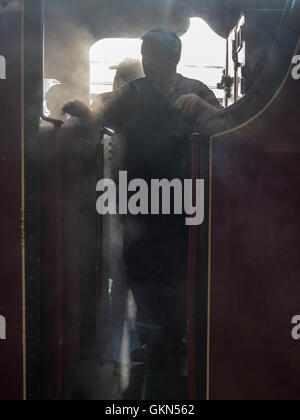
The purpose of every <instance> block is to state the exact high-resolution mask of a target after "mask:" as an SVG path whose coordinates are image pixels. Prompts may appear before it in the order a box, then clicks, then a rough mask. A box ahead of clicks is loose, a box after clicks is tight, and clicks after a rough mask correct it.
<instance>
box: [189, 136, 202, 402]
mask: <svg viewBox="0 0 300 420" xmlns="http://www.w3.org/2000/svg"><path fill="white" fill-rule="evenodd" d="M197 138H198V135H197V134H192V136H191V138H190V141H191V177H192V180H193V198H194V197H195V185H196V182H195V181H196V179H197V178H198V176H199V169H200V162H199V144H198V143H197V142H196V139H197ZM197 230H198V228H197V226H191V227H190V230H189V250H188V272H187V331H188V381H189V396H190V399H191V400H196V398H197V383H196V348H195V344H196V343H195V338H196V337H195V280H196V267H197V263H196V256H197Z"/></svg>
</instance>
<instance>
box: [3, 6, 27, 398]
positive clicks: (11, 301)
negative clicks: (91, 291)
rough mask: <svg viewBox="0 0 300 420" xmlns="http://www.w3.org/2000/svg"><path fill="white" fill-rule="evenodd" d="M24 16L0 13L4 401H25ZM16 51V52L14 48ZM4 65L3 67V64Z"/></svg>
mask: <svg viewBox="0 0 300 420" xmlns="http://www.w3.org/2000/svg"><path fill="white" fill-rule="evenodd" d="M21 28H22V16H21V12H20V11H16V12H4V11H3V10H2V11H1V13H0V55H2V56H3V57H4V58H5V65H6V79H0V92H1V98H0V116H1V117H0V118H1V134H0V138H1V142H0V189H1V193H2V199H1V207H0V231H1V244H0V253H1V259H0V273H1V276H0V315H2V316H3V317H4V318H5V321H6V339H5V340H2V339H0V372H1V381H0V400H20V399H23V397H24V392H25V390H24V382H23V381H24V377H23V374H24V372H23V371H24V366H23V350H24V349H23V343H24V341H23V334H24V333H25V332H24V331H23V305H22V294H23V286H22V242H23V239H24V238H23V234H22V222H23V215H22V140H21V139H22V85H21V74H22V72H21V69H22V66H21V62H22V37H21V35H22V32H21ZM12 45H13V46H14V48H12V47H11V46H12ZM2 64H3V63H2Z"/></svg>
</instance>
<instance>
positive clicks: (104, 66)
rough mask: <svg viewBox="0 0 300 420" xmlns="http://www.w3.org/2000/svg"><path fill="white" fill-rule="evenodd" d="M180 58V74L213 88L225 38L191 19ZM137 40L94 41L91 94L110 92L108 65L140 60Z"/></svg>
mask: <svg viewBox="0 0 300 420" xmlns="http://www.w3.org/2000/svg"><path fill="white" fill-rule="evenodd" d="M181 39H182V43H183V51H182V59H181V61H180V63H179V66H178V71H179V73H181V74H182V75H183V76H186V77H190V78H193V79H197V80H201V81H202V82H204V83H206V84H207V85H208V86H209V87H210V88H213V89H214V90H215V92H216V93H217V96H218V97H220V96H221V97H222V94H221V95H220V92H218V91H217V90H216V86H217V83H218V82H220V80H221V77H222V69H223V67H224V65H225V57H226V41H225V39H223V38H221V37H219V36H218V35H217V34H216V33H215V32H214V31H213V30H212V29H211V28H210V27H209V26H208V25H207V23H206V22H205V21H204V20H202V19H200V18H192V19H191V25H190V28H189V30H188V31H187V33H186V34H185V35H183V37H182V38H181ZM141 42H142V41H141V40H139V39H124V38H123V39H119V38H111V39H105V40H101V41H99V42H97V43H96V44H95V45H94V46H93V47H92V48H91V51H90V61H91V94H92V97H93V96H94V95H97V94H100V93H104V92H110V91H111V90H112V83H113V80H114V77H115V73H116V71H115V70H111V69H110V67H111V66H115V65H117V64H119V63H120V62H121V61H122V60H124V59H125V58H136V59H140V60H141V53H140V50H141Z"/></svg>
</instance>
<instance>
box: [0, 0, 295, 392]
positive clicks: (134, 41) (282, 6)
mask: <svg viewBox="0 0 300 420" xmlns="http://www.w3.org/2000/svg"><path fill="white" fill-rule="evenodd" d="M4 3H5V4H4ZM6 3H8V4H6ZM71 3H72V6H70V5H69V3H68V1H62V0H57V1H56V0H49V1H48V0H45V1H42V0H39V1H37V0H26V2H23V1H21V0H20V1H19V0H16V1H11V2H10V1H8V2H0V89H2V92H3V95H1V96H2V98H1V99H0V105H1V109H2V106H3V109H2V111H1V112H2V115H3V116H2V115H1V123H3V127H4V129H3V130H4V133H8V134H7V135H5V136H4V137H3V150H1V155H2V158H3V162H6V160H5V159H6V155H7V154H8V155H9V156H10V157H11V156H15V161H14V160H13V161H14V164H11V166H9V167H7V166H6V165H5V164H4V163H3V167H2V168H1V170H2V173H1V178H2V179H8V177H12V176H13V175H12V174H15V173H18V174H19V175H20V177H19V178H18V180H17V179H15V186H14V194H12V195H11V196H10V197H9V198H10V200H11V203H10V206H11V208H14V209H15V212H16V214H17V215H18V217H19V219H18V217H17V219H18V220H21V221H22V229H23V230H22V231H21V232H19V231H18V229H19V225H18V224H17V225H16V224H14V223H11V224H8V225H7V226H5V223H4V224H3V227H4V228H5V229H6V232H7V235H13V237H14V240H13V241H12V244H11V249H10V248H9V250H10V251H9V253H8V252H7V251H5V252H6V254H5V255H9V256H10V257H7V261H8V260H9V261H10V262H11V261H12V260H11V255H15V257H16V260H17V261H18V263H19V264H20V266H19V265H17V264H16V265H15V267H16V271H15V273H13V274H11V275H9V276H10V278H14V279H19V277H20V276H21V278H22V279H23V280H22V281H20V282H19V281H15V282H14V283H12V286H11V287H12V289H11V290H10V291H9V292H8V293H7V294H4V295H3V296H4V299H7V301H8V302H9V299H11V296H12V295H13V294H14V293H15V295H16V296H17V297H18V298H17V299H15V300H13V301H11V302H10V305H11V306H9V305H7V304H6V303H5V302H4V303H3V302H2V300H1V294H0V350H1V346H2V345H3V346H6V347H5V353H3V354H5V355H7V354H9V352H10V357H11V359H12V358H14V361H13V360H10V363H12V364H13V363H14V364H15V367H17V368H18V369H17V370H18V372H16V371H15V370H9V368H8V367H7V366H6V367H5V370H3V371H5V372H7V375H10V377H14V376H15V378H14V380H12V385H11V388H10V389H9V390H5V391H2V388H3V387H4V385H2V384H1V385H0V398H1V395H2V394H3V395H4V396H6V395H8V398H9V397H11V398H14V397H17V398H22V397H24V398H27V399H40V398H42V399H54V400H55V399H56V400H60V399H117V400H118V399H119V400H121V399H135V400H136V399H144V400H145V399H156V400H160V399H162V400H165V399H169V400H176V399H177V400H187V399H201V400H202V399H219V398H220V399H224V398H225V399H227V398H228V399H230V398H232V397H233V398H235V397H236V398H238V399H245V398H246V399H248V398H250V399H252V398H256V397H257V398H263V397H264V396H266V395H267V397H268V398H270V399H273V398H274V399H275V398H279V399H281V398H282V399H285V398H289V397H293V396H294V394H295V392H296V391H295V389H296V390H297V389H298V386H300V384H299V377H300V375H299V373H300V372H299V366H300V364H299V354H298V353H299V352H297V350H296V346H295V343H294V342H291V341H290V334H289V326H290V323H289V318H291V319H292V316H294V315H295V313H294V312H295V311H297V302H296V296H298V291H299V286H298V285H297V280H296V277H297V276H296V274H297V273H299V272H300V267H299V262H298V261H297V258H296V255H294V253H293V252H289V253H288V252H286V250H287V249H291V247H292V248H293V249H295V250H297V249H299V246H300V244H299V239H298V237H300V235H299V234H298V233H299V230H300V225H299V222H298V218H297V217H296V213H295V209H297V205H298V204H299V202H300V199H299V195H298V192H297V191H298V188H297V185H298V183H299V174H298V170H297V169H298V163H299V153H300V148H299V145H298V142H297V138H298V137H299V130H298V129H297V116H296V112H295V108H294V107H295V104H296V101H297V92H298V90H299V87H298V86H300V85H297V86H296V84H295V80H294V79H292V78H291V77H289V72H290V63H291V59H292V57H293V56H294V55H295V54H297V53H298V50H299V44H297V42H298V38H299V28H298V27H299V25H298V24H299V19H300V2H299V1H289V0H287V1H284V0H282V1H280V0H278V1H276V0H274V1H273V0H272V2H270V0H268V1H266V2H263V1H259V2H255V1H248V2H247V1H245V2H242V4H240V3H241V2H230V6H229V5H228V9H225V10H224V5H223V2H220V3H222V5H220V4H219V5H218V2H210V1H209V2H206V1H199V2H194V1H187V0H186V1H184V2H181V1H176V0H174V1H171V2H166V3H168V4H167V5H166V4H163V3H164V2H161V1H160V0H157V1H156V0H153V1H151V2H150V3H151V4H149V2H147V1H145V2H144V1H141V2H140V4H139V5H138V6H137V5H136V2H135V1H129V0H128V1H127V2H123V1H117V0H116V1H111V0H110V1H109V2H108V1H104V0H103V1H101V2H99V1H94V0H89V1H88V2H85V3H83V2H79V1H74V0H73V1H72V2H71ZM212 3H213V4H212ZM257 3H259V7H260V9H258V5H257ZM262 3H263V4H262ZM270 3H271V4H270ZM133 11H134V14H133ZM133 15H134V16H136V18H135V20H134V21H133V20H132V16H133ZM9 23H13V24H14V26H12V25H10V24H9ZM12 27H14V28H15V27H16V28H18V31H15V33H14V40H13V42H14V45H15V46H16V47H15V48H14V49H11V50H10V51H9V50H7V49H6V48H5V46H6V44H7V42H8V39H9V37H10V35H11V33H12ZM155 27H169V28H170V29H172V30H174V31H175V32H176V33H177V34H178V35H179V36H180V38H181V39H182V41H183V46H184V47H186V49H185V51H188V53H187V54H186V55H185V56H184V57H183V61H182V62H181V63H180V68H179V70H180V72H182V73H183V75H184V76H187V77H191V78H193V79H198V80H201V81H204V82H205V83H206V84H207V85H208V86H209V88H210V89H211V90H213V92H214V93H215V96H216V97H217V99H218V100H219V102H220V103H221V105H222V106H223V107H224V109H223V110H220V111H219V112H218V113H216V115H209V116H205V117H202V118H200V119H199V121H198V123H197V125H196V127H195V132H194V133H192V132H191V133H190V134H191V150H190V156H189V157H190V162H191V165H190V166H191V167H190V168H189V170H190V174H191V178H193V179H194V180H195V179H204V183H205V200H204V207H205V208H204V210H205V220H204V223H202V224H201V225H200V226H198V227H195V226H192V227H191V228H190V230H189V246H188V247H187V249H186V254H187V255H188V266H187V267H186V272H187V275H186V288H187V295H188V297H187V302H188V304H187V314H186V318H187V329H186V334H185V337H184V339H183V342H182V344H183V348H184V349H185V350H184V351H183V354H182V355H181V356H180V357H178V358H175V359H174V360H173V361H172V362H171V363H170V365H168V366H164V367H163V368H162V369H153V368H151V367H150V368H149V366H148V365H147V364H146V365H145V364H137V363H132V362H131V360H130V353H131V351H132V350H133V349H135V348H136V347H139V346H141V345H142V344H143V343H141V342H140V341H139V336H138V334H137V324H138V320H137V305H136V302H135V299H134V296H133V293H132V291H131V289H130V286H129V285H128V282H127V281H126V267H125V264H124V261H123V251H124V241H123V236H124V234H123V229H124V226H123V223H122V218H121V217H119V216H117V215H113V216H100V215H99V214H97V212H96V201H97V194H96V184H97V182H98V181H99V180H100V179H105V178H110V179H117V175H118V172H119V170H120V168H122V167H123V166H122V165H123V163H122V160H123V154H124V148H125V147H126V146H124V145H126V140H124V138H122V136H121V135H120V134H119V133H118V132H117V131H115V132H114V131H112V130H110V129H108V128H107V127H97V128H93V130H87V128H86V127H85V126H84V125H82V124H81V123H80V120H79V119H77V118H73V117H71V116H68V115H67V116H63V115H62V114H61V113H60V109H61V108H62V107H63V105H64V104H65V103H66V102H68V101H69V100H81V101H83V102H84V103H85V104H86V105H91V103H92V102H93V101H95V100H96V101H97V100H98V97H99V96H98V95H99V94H100V95H103V94H104V95H106V94H110V93H111V92H112V91H113V88H114V86H113V81H114V78H115V76H116V75H118V71H119V70H120V67H119V66H120V63H121V62H122V61H123V60H124V59H128V58H129V59H133V60H135V62H136V61H139V60H141V57H140V50H139V49H140V43H141V41H140V38H141V36H142V35H143V34H144V33H146V32H147V31H148V30H150V29H152V28H155ZM4 29H5V30H4ZM17 35H18V36H17ZM206 37H207V38H206ZM208 40H209V43H210V45H211V47H210V45H206V43H208ZM201 44H202V45H201ZM200 50H201V52H199V51H200ZM208 50H210V51H209V54H207V56H205V61H201V59H203V54H204V53H205V51H206V52H207V51H208ZM120 51H121V53H120ZM115 52H118V54H114V53H115ZM12 63H13V64H12ZM13 66H14V68H15V71H13ZM17 69H18V70H17ZM205 77H206V78H207V79H206V80H203V78H205ZM136 78H137V77H136ZM130 80H133V79H130ZM130 80H129V79H127V80H126V82H128V81H130ZM5 81H7V82H8V84H7V85H5V84H4V83H5ZM16 81H18V83H17V82H16ZM115 81H116V79H115ZM14 83H15V86H16V89H15V90H16V94H12V93H11V92H12V86H13V84H14ZM11 95H12V96H11ZM18 95H19V96H18ZM12 97H13V99H14V100H13V101H12V100H11V98H12ZM20 98H21V100H20ZM279 99H280V101H281V102H280V101H279ZM19 115H21V116H22V117H21V120H20V119H19ZM282 116H283V117H284V124H281V125H280V124H279V122H281V121H282V118H281V117H282ZM15 127H17V129H16V128H15ZM20 133H21V134H20ZM9 136H10V139H13V140H9ZM20 136H21V137H22V139H23V140H22V142H21V143H20V142H19V138H20ZM16 162H17V163H16ZM18 182H19V184H18ZM276 187H278V188H279V191H280V200H279V199H278V196H276V194H275V190H276ZM3 188H4V185H3ZM18 188H19V189H20V191H21V190H22V194H23V195H22V200H20V194H19V195H18V192H19V190H18ZM16 191H17V192H16ZM283 196H284V197H285V200H284V203H282V202H281V197H283ZM16 197H17V198H16ZM14 200H15V201H14ZM253 203H259V205H258V206H256V205H254V204H253ZM20 209H22V210H21V212H20V213H18V212H19V211H20ZM2 210H3V217H2V219H3V220H5V218H8V214H9V207H5V208H3V209H2ZM24 218H25V225H24V224H23V220H24ZM8 219H9V218H8ZM9 220H11V219H9ZM1 223H2V222H1ZM18 235H19V236H18ZM274 235H277V238H279V239H278V241H277V239H276V238H275V237H274ZM18 237H19V239H20V238H21V239H20V240H19V242H18V241H16V240H15V238H18ZM17 242H18V244H17V245H16V243H17ZM14 247H16V248H14ZM15 249H16V250H17V251H16V250H15ZM174 255H175V254H174ZM9 258H10V259H9ZM249 259H250V260H249ZM274 259H275V260H276V262H275V264H274ZM20 262H22V263H20ZM2 271H3V272H4V273H9V272H10V269H9V266H8V265H7V263H6V265H3V267H2ZM271 283H272V284H271ZM0 287H1V290H2V287H4V283H3V285H2V280H0ZM13 288H15V289H17V292H16V290H13ZM287 289H288V290H287ZM264 302H268V304H267V305H266V303H264ZM268 305H269V306H268ZM266 306H267V307H266ZM13 307H14V308H13ZM12 308H13V309H12ZM25 308H26V311H25ZM272 314H273V315H274V319H275V321H274V319H271V318H272ZM12 319H15V320H16V325H17V327H16V328H14V325H13V321H12ZM273 321H274V323H275V324H278V325H279V326H278V329H277V330H276V328H275V327H274V324H273ZM285 322H286V323H287V324H288V325H285ZM148 327H149V328H152V329H153V328H154V329H155V325H154V326H153V325H152V326H151V325H150V326H148ZM247 334H249V336H248V337H247ZM14 337H17V340H16V341H17V343H18V346H17V348H13V347H11V346H12V344H11V340H12V339H13V338H14ZM279 341H280V343H279ZM277 345H278V346H279V348H280V351H278V352H276V346H277ZM3 348H4V347H3ZM12 348H13V351H11V349H12ZM267 353H269V354H270V353H271V357H270V359H268V357H267ZM0 355H2V353H1V352H0ZM223 356H224V357H223ZM3 360H4V359H3ZM15 360H17V362H15ZM288 360H289V361H291V362H289V363H290V364H289V368H288V372H286V373H284V369H283V366H287V364H288ZM6 364H7V362H6ZM4 366H5V365H4V364H3V363H2V360H0V367H1V368H2V367H3V369H4ZM245 366H250V368H249V369H250V370H251V372H250V371H249V370H247V369H246V368H245ZM273 368H274V369H278V371H279V372H280V374H281V375H286V377H285V381H282V380H281V379H280V378H274V375H272V369H273ZM272 378H273V379H272ZM283 382H284V383H283ZM258 384H259V385H258ZM3 389H4V388H3Z"/></svg>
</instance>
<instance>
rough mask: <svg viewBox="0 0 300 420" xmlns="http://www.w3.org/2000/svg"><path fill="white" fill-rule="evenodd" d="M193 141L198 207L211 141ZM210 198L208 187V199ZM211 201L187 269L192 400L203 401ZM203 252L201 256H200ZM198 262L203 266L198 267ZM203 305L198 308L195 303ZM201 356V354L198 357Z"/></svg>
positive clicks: (192, 234)
mask: <svg viewBox="0 0 300 420" xmlns="http://www.w3.org/2000/svg"><path fill="white" fill-rule="evenodd" d="M190 142H191V178H192V180H193V201H194V203H193V204H194V205H195V204H196V202H195V201H196V180H197V179H200V178H201V179H203V178H204V179H205V184H206V186H207V184H208V181H209V179H208V178H209V172H208V161H207V159H209V149H208V144H209V138H208V137H207V136H203V135H201V134H199V133H193V134H192V135H191V138H190ZM208 199H209V193H208V189H207V188H206V192H205V200H206V201H207V200H208ZM208 208H209V206H208V202H206V203H205V213H206V215H205V218H206V221H205V222H204V223H203V225H202V226H201V227H199V226H191V227H190V230H189V250H188V270H187V305H188V306H187V321H188V325H187V327H188V385H189V396H190V399H191V400H196V399H202V398H203V399H204V398H205V394H206V389H205V388H206V383H207V378H206V376H207V372H206V370H205V369H206V366H207V360H208V355H207V351H206V347H207V343H206V342H204V341H205V339H207V334H208V331H207V319H206V318H207V316H208V306H207V307H206V305H207V302H208V289H207V288H208V284H207V277H206V276H207V275H208V258H207V256H208V247H209V237H208V235H209V224H208V217H209V216H208ZM200 253H201V254H200ZM199 260H200V264H201V265H199ZM197 302H200V306H199V307H197V308H196V303H197ZM199 353H200V354H199Z"/></svg>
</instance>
